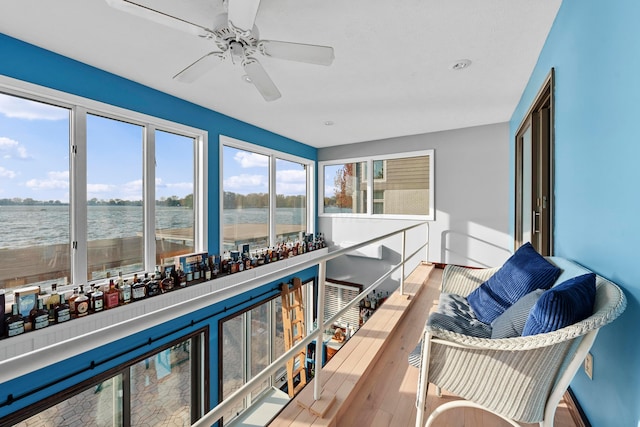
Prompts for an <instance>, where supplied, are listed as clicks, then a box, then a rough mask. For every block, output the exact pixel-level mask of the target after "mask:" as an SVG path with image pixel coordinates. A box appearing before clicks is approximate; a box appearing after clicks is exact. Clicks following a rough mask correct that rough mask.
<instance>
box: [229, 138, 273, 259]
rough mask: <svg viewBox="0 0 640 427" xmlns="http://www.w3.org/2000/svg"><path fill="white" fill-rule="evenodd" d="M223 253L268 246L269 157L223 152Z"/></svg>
mask: <svg viewBox="0 0 640 427" xmlns="http://www.w3.org/2000/svg"><path fill="white" fill-rule="evenodd" d="M222 161H223V163H222V164H223V169H224V173H223V184H222V185H223V190H224V199H223V203H222V205H223V213H224V231H223V234H224V235H223V238H224V239H223V240H224V250H232V249H233V250H235V249H237V248H238V246H239V245H242V244H246V243H248V244H250V247H251V248H264V247H267V246H269V157H267V156H264V155H262V154H257V153H252V152H250V151H245V150H239V149H237V148H233V147H227V146H225V147H224V149H223V160H222Z"/></svg>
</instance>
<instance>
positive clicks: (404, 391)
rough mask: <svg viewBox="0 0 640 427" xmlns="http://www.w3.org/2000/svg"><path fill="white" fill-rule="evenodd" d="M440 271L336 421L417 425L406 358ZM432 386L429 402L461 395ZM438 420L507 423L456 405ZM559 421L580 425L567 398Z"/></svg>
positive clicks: (480, 425) (413, 373) (412, 375)
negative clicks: (454, 394)
mask: <svg viewBox="0 0 640 427" xmlns="http://www.w3.org/2000/svg"><path fill="white" fill-rule="evenodd" d="M441 277H442V270H440V269H435V270H433V272H432V273H431V276H430V278H429V280H428V282H427V287H426V288H424V289H422V291H421V292H419V293H418V295H417V296H416V298H417V300H416V301H414V304H413V305H412V306H411V308H410V309H409V310H410V311H409V312H408V313H407V314H406V316H405V317H404V318H403V319H402V321H401V323H400V324H399V326H398V329H397V330H396V332H395V333H394V335H393V336H391V337H390V338H389V339H390V342H389V345H388V346H387V347H386V348H385V352H384V353H383V355H382V356H381V357H380V358H379V359H378V360H377V362H376V364H375V365H374V367H373V370H372V371H371V374H370V375H368V376H367V378H366V379H365V382H364V383H363V384H362V387H361V388H360V391H359V393H358V394H357V396H355V397H354V398H353V399H352V400H351V402H350V407H349V410H348V411H346V414H345V415H343V416H342V417H340V418H339V419H338V420H337V421H336V424H337V426H345V427H347V426H356V425H357V426H372V427H382V426H393V427H404V426H407V427H409V426H414V425H415V416H416V407H415V395H416V386H417V381H418V370H417V369H416V368H414V367H412V366H410V365H409V364H408V363H407V356H408V354H409V353H410V352H411V351H412V350H413V348H414V347H415V345H416V344H417V342H418V340H419V339H420V334H421V332H422V328H423V326H424V324H425V321H426V318H427V316H428V313H429V310H430V309H431V306H432V305H433V303H434V301H435V302H437V299H438V295H439V285H440V280H441ZM416 303H417V304H416ZM434 389H435V387H433V386H432V387H429V398H428V405H429V408H435V407H436V406H438V405H440V404H442V403H444V402H446V401H450V400H454V399H457V397H455V396H451V395H449V394H447V393H446V391H443V395H442V397H437V396H436V395H435V391H434ZM522 425H523V426H532V425H535V424H522ZM434 426H435V427H462V426H464V427H503V426H509V424H508V423H506V422H505V421H503V420H501V419H500V418H498V417H496V416H495V415H493V414H490V413H488V412H484V411H480V410H476V409H455V410H452V411H448V412H445V413H444V414H442V415H441V416H440V417H438V418H437V420H436V422H435V423H434ZM555 427H578V424H576V422H574V420H573V418H572V416H571V414H570V411H569V410H568V408H567V406H566V404H565V402H564V401H563V402H561V404H560V406H559V407H558V410H557V411H556V417H555Z"/></svg>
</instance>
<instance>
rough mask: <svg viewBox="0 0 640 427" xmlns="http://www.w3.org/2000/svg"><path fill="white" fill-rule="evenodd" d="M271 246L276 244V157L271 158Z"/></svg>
mask: <svg viewBox="0 0 640 427" xmlns="http://www.w3.org/2000/svg"><path fill="white" fill-rule="evenodd" d="M268 191H269V242H270V243H269V246H274V245H275V244H276V237H277V236H276V200H277V198H276V157H275V156H274V155H273V154H272V155H270V156H269V189H268Z"/></svg>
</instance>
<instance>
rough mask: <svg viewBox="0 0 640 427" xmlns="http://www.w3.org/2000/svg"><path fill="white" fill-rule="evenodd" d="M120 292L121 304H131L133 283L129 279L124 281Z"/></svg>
mask: <svg viewBox="0 0 640 427" xmlns="http://www.w3.org/2000/svg"><path fill="white" fill-rule="evenodd" d="M119 292H120V304H129V303H130V302H131V285H130V284H129V281H128V280H124V281H123V282H122V286H121V287H120V290H119Z"/></svg>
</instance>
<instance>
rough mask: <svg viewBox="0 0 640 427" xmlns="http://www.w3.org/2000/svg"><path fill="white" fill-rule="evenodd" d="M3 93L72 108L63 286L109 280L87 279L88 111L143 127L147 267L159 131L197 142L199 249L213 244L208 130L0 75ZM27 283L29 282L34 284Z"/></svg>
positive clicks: (151, 256) (151, 261)
mask: <svg viewBox="0 0 640 427" xmlns="http://www.w3.org/2000/svg"><path fill="white" fill-rule="evenodd" d="M0 92H3V93H5V94H7V95H10V96H17V97H20V98H24V99H28V100H32V101H36V102H43V103H46V104H50V105H54V106H58V107H62V108H67V109H69V110H70V124H69V126H70V130H69V135H70V139H69V218H70V224H69V234H70V242H69V243H70V251H71V253H70V262H71V265H70V266H69V268H70V271H71V280H70V281H69V284H68V285H66V286H60V287H59V288H58V289H59V290H69V289H71V288H72V287H73V284H74V283H75V284H77V283H87V284H91V283H99V282H100V283H101V282H103V281H104V279H96V280H91V279H87V277H88V273H89V271H88V252H87V250H88V240H87V238H88V233H87V231H88V230H87V163H86V162H87V157H86V149H87V120H86V119H87V115H88V114H92V115H96V116H100V117H104V118H107V119H112V120H118V121H122V122H126V123H130V124H133V125H138V126H142V127H143V129H144V131H143V153H142V156H143V165H142V168H143V173H142V177H143V215H144V226H143V227H144V230H143V232H144V258H143V263H144V265H143V268H144V270H143V271H153V269H154V267H155V265H156V260H155V259H156V253H155V251H156V246H155V231H156V230H155V158H154V155H155V131H156V129H157V130H161V131H165V132H170V133H174V134H179V135H183V136H185V137H189V138H193V140H194V159H193V162H194V165H193V169H194V177H193V179H194V182H193V199H194V202H193V203H194V252H197V251H203V250H205V248H207V247H208V241H207V235H208V230H207V203H206V197H205V195H206V194H207V181H208V179H207V176H208V164H207V158H208V154H207V151H208V150H207V146H208V132H207V131H205V130H203V129H198V128H194V127H191V126H187V125H184V124H181V123H177V122H172V121H169V120H165V119H161V118H159V117H154V116H151V115H148V114H144V113H140V112H136V111H133V110H128V109H126V108H122V107H118V106H115V105H111V104H107V103H104V102H100V101H95V100H92V99H88V98H84V97H81V96H78V95H73V94H70V93H66V92H62V91H59V90H56V89H51V88H47V87H43V86H39V85H35V84H32V83H28V82H24V81H21V80H17V79H13V78H10V77H6V76H0ZM29 285H30V284H28V283H27V284H26V285H25V286H29Z"/></svg>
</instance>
